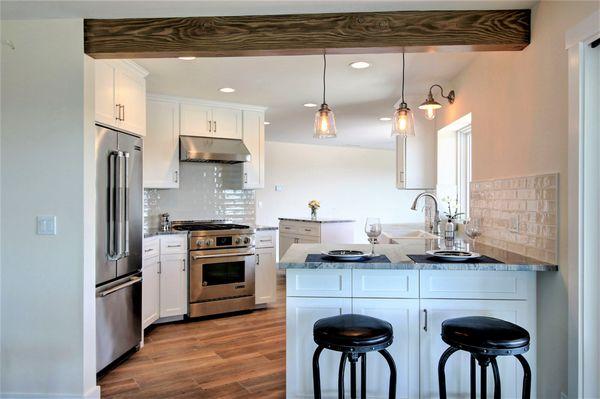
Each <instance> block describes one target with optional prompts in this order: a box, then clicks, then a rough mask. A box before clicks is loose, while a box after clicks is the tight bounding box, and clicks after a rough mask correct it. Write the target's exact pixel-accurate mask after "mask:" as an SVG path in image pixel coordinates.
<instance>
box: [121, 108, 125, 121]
mask: <svg viewBox="0 0 600 399" xmlns="http://www.w3.org/2000/svg"><path fill="white" fill-rule="evenodd" d="M121 108H123V116H122V118H123V119H121V120H122V121H123V122H125V106H124V105H121Z"/></svg>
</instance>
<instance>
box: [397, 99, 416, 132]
mask: <svg viewBox="0 0 600 399" xmlns="http://www.w3.org/2000/svg"><path fill="white" fill-rule="evenodd" d="M414 135H415V119H414V115H413V113H412V111H411V110H410V108H408V106H407V104H406V103H401V104H400V107H398V109H397V110H396V112H394V120H393V123H392V136H404V137H406V136H414Z"/></svg>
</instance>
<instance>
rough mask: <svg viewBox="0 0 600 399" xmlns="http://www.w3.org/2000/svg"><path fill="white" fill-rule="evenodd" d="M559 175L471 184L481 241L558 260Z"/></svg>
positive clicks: (474, 214)
mask: <svg viewBox="0 0 600 399" xmlns="http://www.w3.org/2000/svg"><path fill="white" fill-rule="evenodd" d="M557 215H558V174H548V175H538V176H527V177H516V178H509V179H500V180H490V181H477V182H472V183H471V218H472V219H473V221H475V222H478V223H479V225H480V226H481V230H482V235H481V237H480V238H479V241H481V242H483V243H486V244H489V245H493V246H495V247H500V248H502V249H507V250H509V251H512V252H516V253H518V254H522V255H526V256H530V257H532V258H536V259H539V260H543V261H546V262H556V261H557V259H558V253H557V252H558V247H557V245H558V244H557V242H558V229H557V224H558V217H557Z"/></svg>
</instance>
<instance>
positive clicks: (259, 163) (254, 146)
mask: <svg viewBox="0 0 600 399" xmlns="http://www.w3.org/2000/svg"><path fill="white" fill-rule="evenodd" d="M264 115H265V113H264V111H248V110H244V111H243V112H242V119H243V129H242V131H243V141H244V144H245V145H246V147H247V148H248V151H250V155H251V157H252V159H251V160H250V162H244V172H243V173H244V188H245V189H257V188H264V187H265V153H264V152H265V125H264V121H265V116H264Z"/></svg>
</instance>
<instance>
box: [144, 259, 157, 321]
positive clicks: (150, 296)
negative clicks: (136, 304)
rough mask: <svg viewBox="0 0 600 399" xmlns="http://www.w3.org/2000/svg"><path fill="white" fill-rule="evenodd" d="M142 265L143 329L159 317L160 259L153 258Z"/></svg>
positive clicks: (145, 260)
mask: <svg viewBox="0 0 600 399" xmlns="http://www.w3.org/2000/svg"><path fill="white" fill-rule="evenodd" d="M142 263H143V265H142V329H144V328H146V327H148V326H149V325H150V324H152V323H154V322H155V321H156V320H158V317H159V284H160V282H159V278H160V258H159V257H158V255H157V256H153V257H151V258H148V259H144V260H143V262H142Z"/></svg>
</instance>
